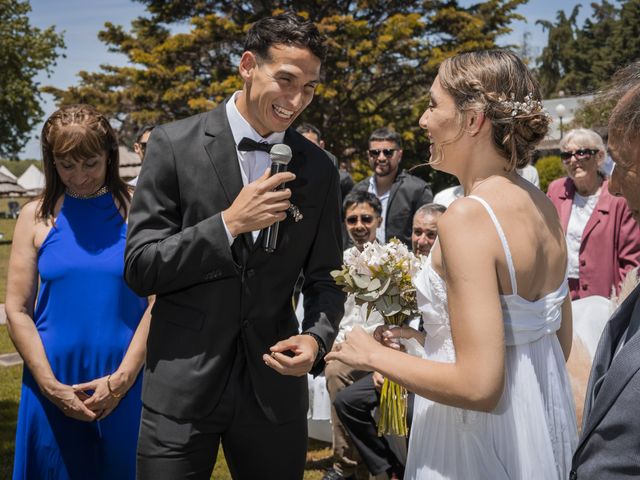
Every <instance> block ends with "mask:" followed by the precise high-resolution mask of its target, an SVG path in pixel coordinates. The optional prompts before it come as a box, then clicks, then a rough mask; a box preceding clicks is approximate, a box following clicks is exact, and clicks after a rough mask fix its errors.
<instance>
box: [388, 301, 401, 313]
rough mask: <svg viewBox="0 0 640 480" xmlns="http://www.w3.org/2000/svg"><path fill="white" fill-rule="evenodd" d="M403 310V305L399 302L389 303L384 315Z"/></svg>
mask: <svg viewBox="0 0 640 480" xmlns="http://www.w3.org/2000/svg"><path fill="white" fill-rule="evenodd" d="M401 311H402V306H401V305H400V304H399V303H392V304H391V305H389V307H388V308H387V311H386V312H385V314H384V315H385V316H391V315H396V314H398V313H400V312H401Z"/></svg>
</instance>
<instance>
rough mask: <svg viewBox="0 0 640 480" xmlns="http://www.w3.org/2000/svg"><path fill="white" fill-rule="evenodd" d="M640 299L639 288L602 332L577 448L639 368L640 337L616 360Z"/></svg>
mask: <svg viewBox="0 0 640 480" xmlns="http://www.w3.org/2000/svg"><path fill="white" fill-rule="evenodd" d="M639 297H640V285H639V286H637V287H636V288H635V289H634V290H633V292H631V294H629V296H628V297H627V298H626V299H625V301H624V302H623V303H622V305H620V307H619V308H618V310H617V311H616V312H615V313H614V314H613V316H612V317H611V319H610V320H609V322H608V323H607V325H606V327H605V329H604V331H603V333H602V337H601V338H600V343H599V344H598V349H597V350H596V354H595V356H594V359H593V365H592V367H591V375H590V377H589V386H588V387H587V399H586V402H585V408H584V415H585V417H584V421H583V427H582V435H581V438H580V443H579V445H578V448H580V447H581V446H582V444H583V443H584V442H585V440H586V439H587V438H588V437H589V435H590V434H591V433H592V432H593V430H594V429H595V427H596V426H597V425H598V424H599V423H600V421H601V420H602V417H603V416H604V415H605V414H606V412H607V411H608V410H609V408H610V407H611V405H612V403H613V402H614V401H615V399H616V398H617V397H618V395H619V394H620V391H621V390H622V389H623V388H624V386H625V385H626V384H627V382H628V381H629V379H630V378H631V377H632V376H633V375H634V374H635V373H636V372H637V371H638V369H639V368H640V365H638V364H637V360H636V359H637V351H638V350H639V349H640V335H634V336H633V338H631V339H630V340H629V341H628V343H626V344H625V345H624V346H623V347H622V349H621V350H620V352H618V354H617V355H616V357H615V358H613V354H614V351H615V348H616V345H617V344H618V340H619V339H620V336H621V335H622V333H623V332H624V330H625V328H626V327H627V325H628V324H629V323H630V319H629V317H630V316H631V315H632V313H634V308H635V306H636V302H637V301H638V300H639ZM635 314H636V315H640V311H637V310H636V311H635ZM612 358H613V360H612ZM603 375H604V376H605V377H604V379H602V377H603ZM599 382H601V383H602V384H601V385H600V388H599V392H598V394H597V396H596V397H595V398H593V391H594V387H595V386H596V384H597V383H599Z"/></svg>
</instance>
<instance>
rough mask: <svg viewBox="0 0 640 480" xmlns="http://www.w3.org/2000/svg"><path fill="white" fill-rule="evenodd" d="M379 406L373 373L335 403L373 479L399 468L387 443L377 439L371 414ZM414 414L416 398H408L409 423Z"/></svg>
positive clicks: (348, 390) (353, 386) (375, 427)
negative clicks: (373, 476) (391, 469)
mask: <svg viewBox="0 0 640 480" xmlns="http://www.w3.org/2000/svg"><path fill="white" fill-rule="evenodd" d="M379 404H380V394H379V393H378V392H377V390H376V389H375V386H374V384H373V373H369V374H367V375H366V376H364V377H363V378H361V379H360V380H357V381H355V382H354V383H352V384H351V385H349V386H348V387H346V388H344V389H342V390H341V391H339V392H338V394H337V395H336V399H335V401H334V402H333V406H334V407H335V410H336V413H337V414H338V417H339V418H340V420H341V421H342V425H343V426H344V428H345V430H346V431H347V432H348V433H349V437H350V438H351V441H352V442H353V444H354V445H355V447H356V448H357V449H358V452H359V453H360V456H361V457H362V460H364V462H365V463H366V465H367V469H368V470H369V472H371V474H373V475H379V474H381V473H383V472H386V471H387V470H389V469H390V468H394V469H396V468H398V467H399V466H400V462H399V461H398V459H397V458H396V456H395V455H394V453H393V452H392V451H391V448H390V447H389V443H388V442H387V439H386V438H385V437H379V436H378V427H377V425H376V421H375V419H374V418H373V415H372V413H373V410H374V409H375V408H376V407H378V405H379ZM412 413H413V394H409V402H408V413H407V421H408V422H410V421H411V416H412Z"/></svg>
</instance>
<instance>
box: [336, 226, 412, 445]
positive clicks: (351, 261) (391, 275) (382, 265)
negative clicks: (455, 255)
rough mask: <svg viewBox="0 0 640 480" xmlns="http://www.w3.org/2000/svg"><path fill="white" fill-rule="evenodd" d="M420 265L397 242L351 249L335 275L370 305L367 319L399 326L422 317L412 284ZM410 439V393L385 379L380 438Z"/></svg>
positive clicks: (357, 300)
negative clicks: (374, 316) (378, 317)
mask: <svg viewBox="0 0 640 480" xmlns="http://www.w3.org/2000/svg"><path fill="white" fill-rule="evenodd" d="M418 267H419V261H418V259H417V258H416V257H415V255H414V254H413V253H411V252H410V251H409V249H408V248H407V246H406V245H405V244H404V243H402V242H400V241H399V240H398V239H396V238H392V239H391V240H390V241H389V242H388V243H386V244H385V245H380V244H378V243H377V242H373V243H368V244H367V245H366V246H365V247H364V250H363V251H362V252H360V251H358V250H357V249H355V248H354V249H351V251H349V253H348V254H347V255H346V256H345V263H344V265H343V266H342V269H341V270H334V271H333V272H331V275H332V276H333V278H334V279H335V281H336V283H337V284H338V285H341V286H342V287H343V290H344V291H345V292H347V293H350V294H353V295H354V297H355V300H356V304H358V305H362V304H366V305H367V316H368V315H369V314H371V311H372V310H374V309H375V310H377V311H378V313H380V315H382V317H383V318H384V321H385V323H386V324H387V325H395V326H399V325H402V324H403V323H404V321H405V320H407V319H408V318H411V317H413V316H414V315H416V314H417V313H418V309H417V305H416V290H415V288H414V286H413V284H412V283H411V278H412V276H413V274H414V273H415V272H416V270H417V269H418ZM383 433H392V434H395V435H401V436H406V435H407V391H406V389H405V388H404V387H401V386H400V385H398V384H396V383H394V382H391V381H389V379H386V378H385V381H384V385H383V386H382V391H381V394H380V419H379V421H378V435H382V434H383Z"/></svg>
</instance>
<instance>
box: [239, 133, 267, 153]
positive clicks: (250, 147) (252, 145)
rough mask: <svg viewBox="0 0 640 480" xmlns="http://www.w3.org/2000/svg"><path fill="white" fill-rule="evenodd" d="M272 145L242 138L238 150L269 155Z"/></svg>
mask: <svg viewBox="0 0 640 480" xmlns="http://www.w3.org/2000/svg"><path fill="white" fill-rule="evenodd" d="M273 145H274V144H273V143H261V142H256V141H255V140H251V139H250V138H247V137H243V139H242V140H240V143H238V150H240V151H241V152H255V151H256V150H259V151H261V152H266V153H269V152H270V151H271V147H273Z"/></svg>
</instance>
